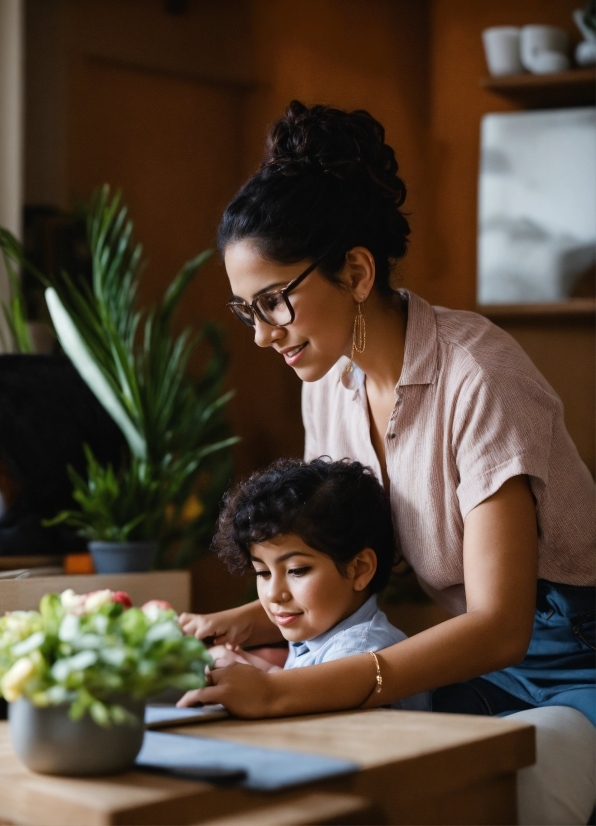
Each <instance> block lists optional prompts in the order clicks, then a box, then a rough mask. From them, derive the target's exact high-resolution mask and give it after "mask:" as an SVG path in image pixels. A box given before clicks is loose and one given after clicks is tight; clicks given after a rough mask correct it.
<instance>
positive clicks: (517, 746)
mask: <svg viewBox="0 0 596 826" xmlns="http://www.w3.org/2000/svg"><path fill="white" fill-rule="evenodd" d="M176 731H177V732H178V733H180V732H182V731H184V733H185V734H186V735H193V734H194V735H202V736H208V737H218V738H222V739H225V740H232V741H237V742H242V743H249V744H254V745H259V746H271V747H279V748H284V749H295V750H296V751H305V752H315V753H319V754H325V755H329V756H334V757H341V758H348V759H351V760H354V761H355V762H357V763H358V764H359V765H360V766H361V767H362V769H361V771H359V772H357V773H356V774H354V775H350V776H346V777H341V778H335V779H333V780H328V781H323V782H319V783H313V784H309V785H308V786H303V787H300V789H294V790H291V791H285V792H279V793H276V794H263V793H254V792H248V791H244V790H242V789H237V788H222V787H217V786H214V785H211V784H207V783H196V782H191V781H187V780H179V779H175V778H169V777H165V776H158V775H154V774H145V773H142V772H129V773H127V774H122V775H119V776H116V777H111V778H97V779H72V778H58V777H49V776H44V775H39V774H33V773H31V772H29V771H28V770H27V769H26V768H25V767H24V766H23V765H22V764H21V763H20V762H19V760H18V759H17V758H16V756H15V755H14V753H13V751H12V748H11V746H10V741H9V737H8V729H7V724H6V723H2V724H0V822H2V821H4V822H8V823H16V824H35V826H71V824H72V826H75V824H76V826H103V825H104V824H193V823H195V824H198V823H203V824H206V823H210V822H212V826H215V823H219V824H222V825H223V824H228V823H229V824H233V823H237V824H248V823H255V824H256V823H259V824H261V826H262V825H263V824H265V823H271V824H274V823H275V824H282V823H288V824H290V823H292V824H298V823H390V824H400V823H408V824H446V823H452V824H472V823H473V824H483V823H493V824H508V823H515V822H516V807H515V777H516V775H515V772H516V770H517V769H520V768H522V767H524V766H528V765H530V764H531V763H533V762H534V728H533V727H532V726H529V725H527V724H524V723H516V722H511V721H508V720H506V719H493V718H486V717H472V716H466V715H451V714H430V713H421V712H404V711H397V712H396V711H389V710H383V709H379V710H373V711H355V712H346V713H338V714H321V715H312V716H308V717H294V718H286V719H280V720H263V721H238V720H219V721H214V722H211V723H203V724H201V725H195V726H187V727H185V728H184V729H182V728H178V729H176ZM321 801H322V802H323V803H321ZM333 801H335V802H336V803H337V806H336V809H335V810H334V809H333ZM342 801H343V805H344V810H343V811H344V815H343V816H342V815H341V811H342V810H341V803H342ZM350 801H352V809H353V811H352V813H351V814H350V813H349V809H350ZM354 801H356V802H354ZM358 801H360V804H359V805H360V808H359V805H357V804H358ZM323 804H325V805H326V806H327V809H325V808H324V805H323ZM317 806H319V808H318V809H317ZM321 806H322V808H321ZM367 806H368V808H367ZM309 807H310V809H309ZM307 810H308V811H307ZM324 811H327V812H328V815H324V814H323V812H324ZM333 811H335V815H334V814H333ZM359 811H360V815H359V814H358V812H359ZM308 812H310V814H308ZM313 812H314V813H313ZM317 812H319V814H317ZM284 813H285V814H284ZM309 817H310V819H309ZM359 817H360V818H361V819H358V818H359ZM325 818H326V819H325ZM338 818H339V819H338Z"/></svg>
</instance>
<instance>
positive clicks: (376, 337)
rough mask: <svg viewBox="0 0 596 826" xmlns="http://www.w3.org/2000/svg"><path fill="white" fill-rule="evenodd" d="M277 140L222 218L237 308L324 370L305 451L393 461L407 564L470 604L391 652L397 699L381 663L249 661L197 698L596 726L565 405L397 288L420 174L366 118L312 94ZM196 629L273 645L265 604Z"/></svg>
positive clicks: (588, 582)
mask: <svg viewBox="0 0 596 826" xmlns="http://www.w3.org/2000/svg"><path fill="white" fill-rule="evenodd" d="M267 149H268V152H267V158H266V160H265V161H264V162H263V164H262V166H261V168H260V169H259V171H258V172H257V173H256V174H255V175H254V176H253V177H252V178H251V179H250V180H249V181H248V182H247V183H246V184H245V185H244V187H243V188H242V189H241V191H240V192H239V194H238V195H237V196H236V197H235V198H234V200H233V201H232V202H231V203H230V205H229V206H228V208H227V209H226V212H225V214H224V217H223V219H222V223H221V226H220V231H219V244H220V249H221V251H222V253H223V255H224V258H225V265H226V270H227V273H228V277H229V280H230V284H231V287H232V292H233V298H232V300H231V301H230V302H229V306H230V308H231V310H232V311H233V312H234V314H235V315H236V316H237V317H238V318H239V319H240V320H241V321H243V322H244V323H245V324H247V325H248V326H252V327H254V336H255V343H256V344H257V345H258V346H260V347H272V348H273V349H274V350H276V351H277V352H278V353H280V354H281V355H282V356H283V358H284V359H285V361H286V363H287V364H288V365H289V366H290V367H292V368H293V369H294V370H295V371H296V373H297V374H298V375H299V376H300V378H301V379H302V380H303V381H304V388H303V419H304V426H305V431H306V458H307V459H310V458H312V457H314V456H318V455H323V454H326V455H329V456H331V458H332V459H341V458H343V457H344V456H349V457H350V458H352V459H357V460H359V461H360V462H362V463H363V464H365V465H369V466H371V467H372V468H373V469H374V470H375V471H376V473H377V475H378V477H379V479H381V480H382V481H383V483H384V485H385V488H386V490H387V492H388V493H389V496H390V499H391V504H392V510H393V516H394V523H395V527H396V532H397V535H398V537H399V541H400V546H401V552H402V554H403V556H404V557H405V559H406V560H407V561H408V562H409V564H410V565H411V566H412V567H413V568H414V570H415V571H416V574H417V576H418V579H419V581H420V582H421V584H422V586H423V588H424V589H425V590H426V591H427V592H428V593H429V594H430V595H431V596H432V597H433V599H435V600H436V601H437V602H438V603H440V604H442V605H443V606H445V607H446V608H447V609H449V610H450V611H451V612H452V613H453V614H454V615H455V616H454V617H453V619H450V620H448V621H447V622H444V623H442V624H441V625H439V626H436V627H434V628H430V629H428V630H426V631H424V632H422V633H420V634H417V635H416V636H414V637H412V638H410V639H409V640H406V641H404V642H402V643H399V644H397V645H395V646H392V647H391V648H388V649H386V650H384V651H383V652H381V654H380V655H379V661H380V664H381V671H382V677H383V690H382V692H380V693H376V692H375V690H374V689H375V686H376V682H375V676H376V675H375V669H374V663H372V658H371V657H370V656H367V655H365V654H363V655H359V656H354V657H350V658H348V659H345V660H342V661H338V662H334V663H326V664H323V665H321V666H317V667H313V668H307V669H300V670H299V672H298V673H295V672H293V671H285V672H279V673H273V674H264V673H262V672H258V671H256V669H255V670H253V669H250V668H247V667H246V666H243V667H234V666H232V667H230V668H227V669H222V670H220V671H218V672H217V673H216V674H215V675H214V683H215V685H214V686H212V687H209V688H206V689H203V690H201V691H199V692H198V693H197V694H196V695H194V696H193V698H191V699H193V700H194V701H196V700H198V699H199V700H201V701H203V702H223V703H225V704H226V705H227V706H228V707H229V708H230V709H231V710H232V711H233V712H234V713H236V714H239V715H241V716H246V717H261V716H276V715H290V714H298V713H307V712H315V711H328V710H335V709H346V708H354V707H358V706H364V707H369V706H376V705H383V704H387V703H392V702H395V701H396V700H398V699H400V698H401V697H406V696H409V695H412V694H417V693H419V692H422V691H425V690H428V689H438V690H437V691H436V692H435V695H434V708H435V709H436V710H442V711H458V712H464V713H474V714H478V713H479V714H503V713H510V712H516V711H520V710H523V709H534V708H537V707H543V706H547V707H551V706H557V707H560V706H567V707H568V708H572V709H575V710H576V712H575V713H577V712H580V713H581V714H582V715H584V718H582V719H585V718H586V717H587V718H588V719H590V720H591V722H592V724H594V722H595V719H594V705H595V702H594V696H595V689H594V669H593V650H594V614H593V609H594V589H593V586H594V570H593V568H594V564H593V559H594V548H595V547H596V538H595V534H594V530H595V519H594V486H593V482H592V479H591V477H590V474H589V472H588V470H587V468H586V467H585V465H584V464H583V463H582V462H581V460H580V458H579V456H578V454H577V451H576V449H575V447H574V445H573V443H572V442H571V439H570V438H569V435H568V434H567V431H566V430H565V426H564V422H563V411H562V405H561V402H560V400H559V399H558V397H557V396H556V394H555V393H554V391H553V390H552V388H550V386H549V385H548V384H547V382H546V381H545V380H544V378H543V377H542V376H541V375H540V374H539V373H538V371H537V370H536V368H535V367H534V366H533V365H532V363H531V362H530V360H529V359H528V358H527V357H526V356H525V355H524V353H523V351H522V350H521V349H520V348H519V347H518V345H517V344H516V343H515V342H514V341H513V340H512V339H511V338H510V337H509V336H508V335H507V334H506V333H504V332H502V331H501V330H499V329H498V328H496V327H495V326H494V325H492V324H491V323H490V322H488V321H487V320H486V319H484V318H482V317H481V316H478V315H476V314H473V313H466V312H453V311H449V310H444V309H442V308H433V307H431V306H430V305H428V304H427V303H426V302H425V301H423V300H422V299H421V298H419V297H417V296H415V295H413V294H411V293H407V292H405V291H399V292H397V291H395V290H394V289H393V287H392V285H391V274H392V270H393V267H394V265H395V262H396V261H397V260H398V259H399V258H401V257H402V256H403V255H404V254H405V252H406V243H407V237H408V234H409V227H408V223H407V220H406V218H405V216H404V214H403V212H402V211H401V207H402V205H403V202H404V199H405V186H404V184H403V182H402V180H401V179H400V178H399V176H398V174H397V173H398V166H397V163H396V160H395V155H394V152H393V150H392V149H391V147H389V146H388V145H387V144H385V142H384V130H383V127H382V126H381V125H380V124H379V123H378V122H377V121H375V120H374V119H373V118H372V117H371V116H370V115H369V114H368V113H366V112H363V111H357V112H352V113H346V112H342V111H339V110H335V109H331V108H329V107H324V106H314V107H312V108H310V109H308V108H306V107H305V106H303V105H302V104H300V103H298V102H297V101H294V102H293V103H292V104H290V107H289V108H288V110H287V112H286V115H285V117H284V118H282V119H281V120H280V121H278V123H276V124H275V125H274V127H273V128H272V130H271V133H270V135H269V138H268V146H267ZM346 357H347V358H346ZM590 612H591V616H589V614H590ZM194 630H195V631H196V633H197V634H198V635H199V636H215V637H216V638H217V642H226V641H230V642H247V641H249V642H250V643H259V642H271V638H272V627H271V624H270V622H269V620H268V619H267V618H266V616H265V614H264V613H263V612H262V610H261V609H260V607H259V605H258V603H253V604H251V605H250V606H244V607H243V608H240V609H236V610H235V611H230V612H222V613H221V614H215V615H210V616H205V617H203V618H201V620H200V621H199V622H198V624H196V623H195V626H194ZM586 725H587V724H586Z"/></svg>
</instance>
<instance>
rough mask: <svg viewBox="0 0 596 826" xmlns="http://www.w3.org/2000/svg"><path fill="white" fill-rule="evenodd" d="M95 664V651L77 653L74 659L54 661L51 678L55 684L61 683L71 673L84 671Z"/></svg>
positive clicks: (67, 658)
mask: <svg viewBox="0 0 596 826" xmlns="http://www.w3.org/2000/svg"><path fill="white" fill-rule="evenodd" d="M96 662H97V652H96V651H79V653H78V654H75V655H74V657H65V658H64V659H63V660H56V662H55V663H54V665H53V666H52V676H53V677H54V679H55V680H56V682H58V683H61V682H63V681H64V680H67V679H68V677H69V676H70V674H71V673H72V672H73V671H84V670H85V669H86V668H89V666H91V665H95V663H96Z"/></svg>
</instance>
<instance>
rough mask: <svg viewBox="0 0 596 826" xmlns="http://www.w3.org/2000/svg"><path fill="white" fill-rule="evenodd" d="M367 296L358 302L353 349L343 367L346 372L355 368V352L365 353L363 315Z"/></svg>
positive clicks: (364, 323)
mask: <svg viewBox="0 0 596 826" xmlns="http://www.w3.org/2000/svg"><path fill="white" fill-rule="evenodd" d="M365 300H366V298H362V299H361V300H360V301H358V302H357V303H356V318H355V319H354V332H353V333H352V349H351V351H350V360H349V362H348V363H347V364H346V366H345V367H344V369H343V372H342V376H343V375H344V373H351V372H352V370H353V369H354V353H355V352H356V353H364V348H365V347H366V322H365V320H364V316H363V315H362V309H361V307H362V304H364V302H365Z"/></svg>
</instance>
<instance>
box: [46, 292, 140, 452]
mask: <svg viewBox="0 0 596 826" xmlns="http://www.w3.org/2000/svg"><path fill="white" fill-rule="evenodd" d="M46 303H47V305H48V310H49V311H50V315H51V316H52V321H53V323H54V328H55V330H56V333H57V335H58V338H59V340H60V344H61V345H62V347H63V349H64V352H65V353H66V355H67V356H68V357H69V358H70V360H71V361H72V363H73V364H74V366H75V367H76V368H77V370H78V372H79V373H80V375H81V378H82V379H84V381H85V382H86V384H87V386H88V387H89V389H90V390H91V391H92V392H93V393H94V394H95V396H96V398H97V399H98V401H99V402H100V403H101V404H102V405H103V406H104V408H105V409H106V410H107V412H108V413H109V414H110V416H111V417H112V418H113V419H114V421H115V422H116V424H118V426H119V427H120V429H121V430H122V432H123V433H124V435H125V437H126V440H127V442H128V444H129V447H130V449H131V451H132V453H133V454H134V455H135V456H137V457H138V458H139V459H144V458H145V457H146V455H147V445H146V443H145V440H144V439H143V436H142V435H141V434H140V433H139V432H138V431H137V429H136V428H135V426H134V425H133V423H132V422H131V420H130V418H129V416H128V414H127V413H126V411H125V409H124V408H123V406H122V405H121V403H120V401H119V400H118V398H117V397H116V395H115V393H114V392H113V390H112V388H111V387H110V385H109V383H108V382H107V381H106V378H105V375H104V373H103V371H102V370H101V369H100V367H99V366H98V364H97V361H96V360H95V359H94V358H93V357H92V355H91V353H90V352H89V350H88V348H87V346H86V344H85V342H84V340H83V338H82V337H81V335H80V334H79V331H78V330H77V328H76V325H75V324H74V322H73V320H72V319H71V317H70V316H69V314H68V313H67V312H66V310H65V308H64V305H63V304H62V302H61V301H60V298H59V297H58V293H57V292H56V290H55V289H54V288H53V287H50V288H49V289H47V290H46Z"/></svg>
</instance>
